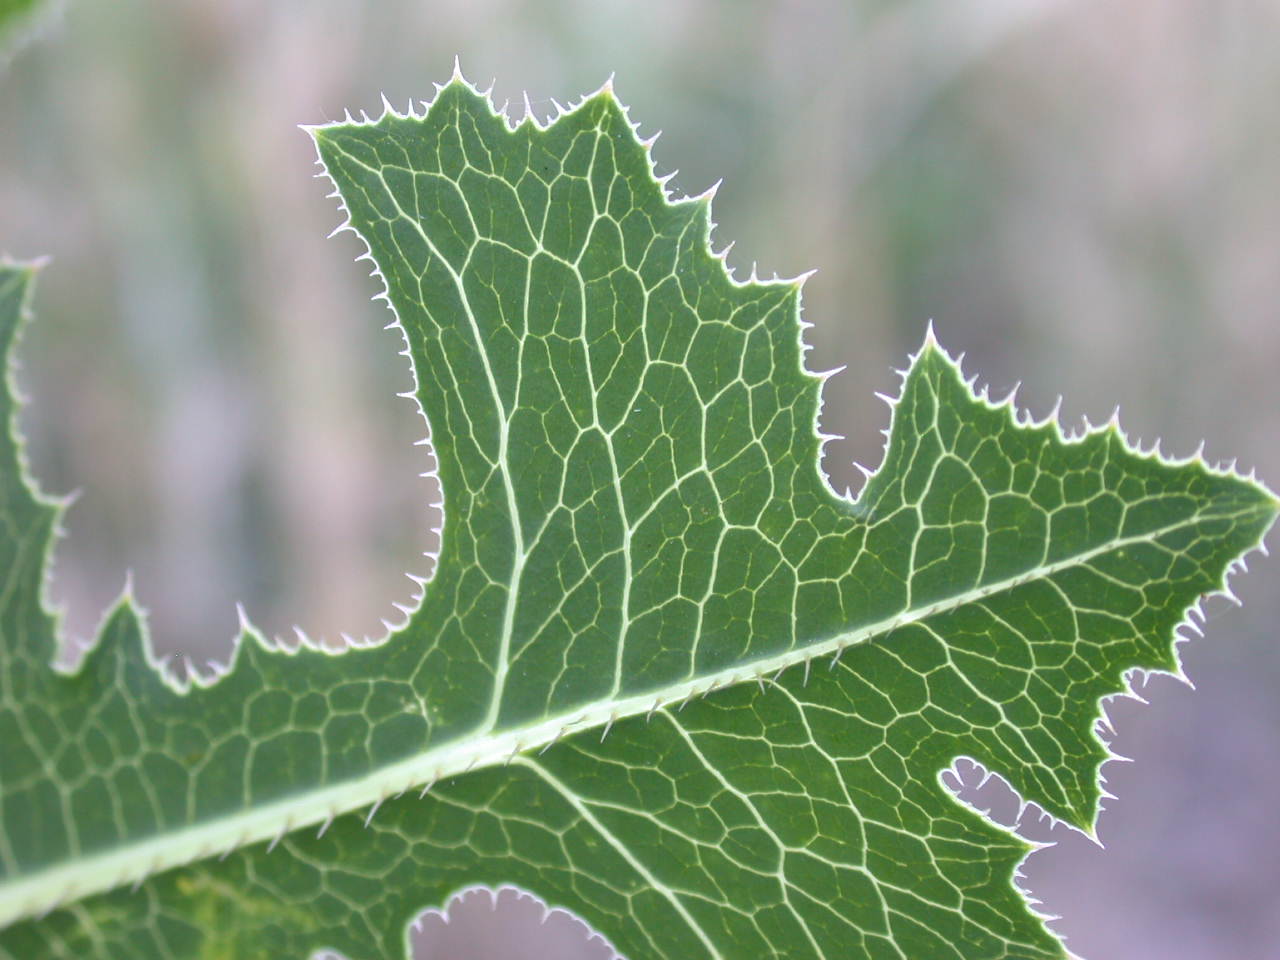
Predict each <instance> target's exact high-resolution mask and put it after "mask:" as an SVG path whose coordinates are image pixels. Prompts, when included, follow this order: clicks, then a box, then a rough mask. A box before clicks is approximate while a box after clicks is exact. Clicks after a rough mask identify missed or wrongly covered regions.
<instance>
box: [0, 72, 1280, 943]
mask: <svg viewBox="0 0 1280 960" xmlns="http://www.w3.org/2000/svg"><path fill="white" fill-rule="evenodd" d="M313 135H314V137H315V140H316V144H317V148H318V151H319V155H320V158H321V160H322V162H323V164H324V167H325V169H326V170H327V172H328V174H329V175H330V177H331V178H332V179H333V181H334V183H335V185H336V187H337V190H338V192H339V194H340V196H341V200H342V202H343V205H344V207H345V209H346V210H347V212H348V214H349V218H350V219H349V226H350V227H351V228H352V229H353V230H355V231H356V232H357V233H358V234H359V236H360V237H361V238H363V240H364V241H365V242H366V243H367V244H368V246H369V251H370V255H371V257H372V260H373V262H374V264H375V268H376V271H377V272H378V273H380V275H381V276H382V278H383V279H384V281H385V284H386V296H387V298H388V301H389V303H390V305H391V306H392V308H393V310H394V312H395V317H396V319H397V321H398V323H399V325H400V326H401V329H402V332H403V334H404V336H405V339H406V342H407V345H408V352H409V355H410V357H411V360H412V363H413V366H414V370H415V372H416V375H417V377H418V378H419V379H420V383H421V386H420V388H419V389H418V390H417V391H416V393H417V397H418V400H419V402H420V403H421V404H422V407H423V410H424V412H425V413H426V415H427V417H428V419H429V422H430V423H431V426H432V431H433V433H432V443H433V446H434V448H435V451H436V454H437V457H438V461H439V464H440V466H439V471H440V477H441V483H442V487H443V490H444V513H445V524H444V531H443V542H442V546H441V553H440V557H439V562H438V564H437V568H436V574H435V576H434V578H433V580H432V581H431V582H430V583H429V584H427V585H426V586H425V588H424V592H423V596H422V598H421V602H420V603H419V605H418V606H417V608H416V609H414V610H413V611H411V612H410V613H408V614H407V615H406V618H405V623H404V625H403V626H401V627H398V628H397V629H395V630H394V631H393V632H392V634H391V635H390V636H389V637H388V638H387V640H386V641H385V642H383V643H381V644H379V645H376V646H373V647H370V648H366V649H358V650H351V651H348V652H346V653H344V654H342V655H338V656H335V655H332V654H330V653H326V652H324V651H321V650H318V649H313V648H311V647H308V646H303V647H302V648H301V649H294V650H283V649H279V648H277V647H275V646H273V645H272V644H269V643H268V642H266V641H265V640H264V639H263V638H262V637H261V636H260V635H259V634H258V633H257V632H256V631H255V630H253V628H252V627H250V626H248V625H247V624H246V626H245V628H244V630H243V632H242V635H241V636H240V638H239V639H238V645H237V648H236V654H235V656H234V658H233V662H232V663H231V664H230V665H229V667H228V669H227V670H225V671H224V672H222V673H221V675H220V676H218V677H217V678H216V679H215V678H212V677H209V676H204V677H201V678H197V679H196V680H192V679H190V678H187V677H183V678H182V679H178V678H177V677H176V676H174V675H172V674H169V673H166V672H164V671H163V670H162V669H160V668H159V667H158V666H157V665H156V664H155V663H154V662H153V659H152V657H151V656H150V653H149V642H148V640H147V634H146V627H145V623H144V621H143V620H142V618H141V616H140V614H139V612H138V610H137V607H136V606H135V605H134V603H133V602H132V600H131V598H130V597H129V595H128V594H127V593H126V595H125V596H123V597H122V599H121V601H120V603H119V604H117V605H116V606H115V607H114V608H113V609H112V610H111V611H110V612H109V613H108V615H107V617H106V619H105V621H104V624H103V627H102V630H101V633H100V635H99V637H98V638H97V641H96V644H95V646H94V647H93V649H91V650H90V651H89V652H88V654H87V655H86V656H85V657H84V659H83V661H82V662H81V664H80V665H79V667H78V668H77V670H76V672H74V673H73V674H67V673H64V672H57V671H55V670H54V669H52V668H51V666H50V663H51V661H52V660H53V658H54V656H55V652H56V650H55V648H56V634H57V622H56V617H55V616H54V615H53V614H51V613H50V612H49V610H48V609H47V608H46V606H45V605H44V604H43V603H42V600H41V591H42V584H43V580H44V577H45V572H46V565H47V563H48V552H49V550H50V544H51V543H52V540H53V538H54V534H55V531H56V530H57V528H58V523H59V518H60V514H61V511H62V509H63V506H62V505H61V504H60V503H57V502H54V501H51V500H48V499H47V498H44V497H42V496H40V495H39V494H37V493H35V492H34V486H33V485H32V484H31V482H30V481H29V479H28V478H27V475H26V470H25V466H24V463H23V455H22V450H21V445H20V441H19V440H18V439H17V433H16V429H13V428H14V426H15V424H16V415H17V402H16V400H15V399H14V394H13V391H12V390H11V389H10V390H9V391H3V392H0V393H2V394H3V395H0V405H3V408H4V409H3V416H4V417H5V419H6V420H7V422H8V423H9V424H10V428H11V429H10V430H9V431H7V432H5V434H4V437H3V438H0V571H3V581H2V582H0V586H2V589H0V657H2V659H0V668H2V669H0V923H7V924H8V926H7V928H6V929H4V930H2V931H0V957H4V958H10V960H28V958H32V957H85V956H105V957H131V958H132V957H237V958H242V957H259V956H261V957H289V956H294V957H305V956H308V955H309V954H311V953H312V952H313V951H317V950H320V949H322V948H329V949H335V950H338V951H341V952H342V953H344V954H346V955H347V956H348V957H351V958H353V960H360V958H373V957H387V956H399V955H402V954H403V952H404V951H405V950H406V930H407V926H408V924H409V922H410V920H411V919H412V918H413V917H414V916H415V915H416V914H417V913H418V912H419V911H420V910H422V909H423V908H425V907H428V906H438V905H441V904H443V903H444V902H445V901H446V900H447V899H448V897H449V896H450V894H451V893H452V892H454V891H455V890H457V889H459V888H461V887H464V886H467V885H471V884H477V883H480V884H488V885H491V886H498V885H500V884H503V883H513V884H517V885H519V886H521V887H524V888H526V889H529V890H531V891H533V892H535V893H537V894H538V895H539V896H541V897H542V898H543V899H545V900H546V901H547V902H548V903H551V904H554V905H559V906H563V907H565V908H567V909H569V910H571V911H573V912H575V913H576V914H578V915H579V916H581V917H582V918H584V919H585V920H586V921H588V922H589V923H590V924H591V925H593V926H594V927H595V928H596V929H598V930H600V931H601V932H602V933H604V934H605V935H606V936H607V937H608V938H609V939H610V940H611V942H612V943H613V944H614V945H615V947H616V948H617V949H618V950H619V951H620V952H621V953H623V954H624V955H626V956H629V957H631V958H633V960H639V958H646V957H654V958H674V957H679V958H694V957H724V958H738V957H762V956H773V955H777V956H787V957H822V956H841V957H855V958H861V957H875V958H881V957H883V958H898V960H904V958H906V960H914V958H925V957H927V958H948V957H951V958H965V960H969V958H992V960H994V958H1004V957H1008V958H1014V957H1016V958H1020V960H1028V958H1042V957H1043V958H1050V957H1062V956H1064V955H1065V954H1064V950H1063V948H1062V946H1061V944H1060V943H1059V941H1058V939H1057V938H1056V936H1055V935H1054V934H1052V933H1051V932H1050V931H1048V930H1047V928H1046V927H1045V926H1044V924H1043V922H1042V920H1041V919H1040V918H1039V917H1038V916H1037V915H1036V914H1034V913H1033V912H1032V911H1031V910H1030V908H1029V906H1028V904H1027V902H1026V900H1025V898H1024V897H1023V895H1022V894H1021V893H1020V892H1019V891H1018V890H1017V889H1016V888H1015V887H1014V886H1013V883H1012V878H1013V875H1014V871H1015V869H1016V867H1017V865H1018V864H1019V863H1020V862H1021V861H1022V859H1023V858H1024V857H1025V856H1026V854H1027V853H1028V851H1029V850H1030V849H1031V848H1030V845H1029V844H1027V843H1026V842H1024V841H1023V840H1021V839H1020V838H1018V837H1017V836H1015V835H1013V834H1011V833H1009V832H1008V831H1006V830H1005V829H1002V828H1000V827H998V826H995V825H993V824H992V823H991V822H990V821H988V820H987V819H985V818H984V817H983V816H981V815H979V814H978V813H977V812H975V811H973V810H971V809H969V808H968V807H966V806H964V805H963V804H961V803H959V802H958V801H957V800H956V799H955V798H954V797H953V796H952V794H951V793H950V792H949V791H948V790H947V789H946V788H945V787H944V786H943V785H942V784H941V782H940V780H939V776H940V773H941V772H942V771H944V770H945V769H947V768H949V767H950V766H951V765H952V764H953V762H954V761H955V759H956V758H958V757H961V756H967V757H971V758H973V759H975V760H977V761H979V762H981V763H982V764H984V765H985V766H986V767H987V768H988V769H990V770H992V771H994V772H996V773H999V774H1000V775H1002V776H1003V777H1004V778H1005V779H1006V780H1008V782H1009V783H1010V784H1011V785H1012V786H1013V788H1014V789H1015V790H1016V791H1017V792H1018V793H1019V794H1020V795H1021V796H1022V797H1023V798H1024V799H1025V800H1027V801H1029V802H1033V803H1035V804H1038V805H1039V806H1040V807H1042V808H1043V809H1044V810H1045V811H1047V812H1048V813H1050V814H1052V815H1053V816H1054V817H1057V818H1059V819H1061V820H1064V821H1066V822H1068V823H1070V824H1073V825H1075V826H1077V827H1079V828H1081V829H1083V830H1092V827H1093V824H1094V820H1095V818H1096V815H1097V811H1098V802H1099V787H1098V768H1099V766H1100V765H1101V763H1102V762H1103V761H1104V760H1105V759H1106V758H1107V756H1108V754H1107V750H1106V748H1105V746H1104V745H1103V743H1102V742H1101V741H1100V740H1099V739H1098V737H1097V736H1096V734H1095V732H1094V724H1095V722H1096V720H1097V717H1098V714H1099V701H1100V698H1103V697H1106V696H1108V695H1111V694H1114V693H1116V692H1118V691H1120V690H1122V689H1123V688H1124V684H1125V680H1124V678H1125V676H1126V674H1127V672H1128V671H1131V670H1133V669H1135V668H1137V669H1143V670H1167V671H1172V670H1176V669H1177V659H1176V654H1175V650H1174V644H1173V641H1174V636H1175V630H1176V628H1177V627H1178V625H1179V624H1180V623H1181V622H1182V621H1183V618H1184V616H1185V614H1186V612H1187V610H1188V608H1190V607H1192V606H1193V605H1195V604H1196V603H1197V602H1198V600H1199V599H1200V598H1201V597H1202V595H1203V594H1205V593H1208V592H1213V591H1216V590H1219V589H1222V588H1224V586H1225V576H1226V574H1227V572H1228V570H1229V569H1230V568H1231V566H1232V565H1233V564H1234V563H1235V562H1237V561H1238V560H1239V559H1240V558H1241V557H1242V556H1243V555H1244V554H1245V553H1246V552H1247V551H1248V550H1250V549H1252V548H1254V547H1256V546H1258V545H1259V544H1260V542H1261V538H1262V536H1263V534H1264V533H1265V532H1266V530H1267V528H1268V527H1269V526H1270V524H1271V522H1272V521H1273V519H1274V517H1275V514H1276V509H1277V502H1276V500H1275V498H1274V496H1272V495H1271V494H1270V493H1269V492H1268V491H1267V490H1266V489H1265V488H1263V487H1262V486H1260V485H1258V484H1256V483H1254V482H1252V481H1251V480H1248V479H1245V478H1241V477H1238V476H1236V475H1234V474H1231V473H1227V472H1221V471H1218V470H1215V469H1211V468H1209V467H1208V466H1206V465H1205V464H1204V463H1203V462H1201V461H1200V460H1199V459H1193V460H1190V461H1183V462H1178V463H1173V462H1167V461H1163V460H1161V459H1160V458H1159V457H1158V456H1155V455H1143V454H1140V453H1138V452H1136V451H1134V450H1133V449H1131V448H1130V447H1129V446H1128V445H1127V444H1126V442H1125V440H1124V438H1123V436H1122V435H1121V434H1120V432H1119V431H1118V429H1117V428H1116V427H1115V426H1114V425H1110V426H1108V427H1106V428H1103V429H1100V430H1097V431H1093V432H1090V433H1088V434H1087V435H1084V436H1082V437H1078V438H1074V439H1070V440H1068V439H1066V438H1064V436H1063V435H1062V433H1061V431H1060V430H1059V429H1058V427H1057V425H1056V423H1053V422H1046V423H1038V424H1033V423H1030V422H1029V421H1026V420H1025V418H1020V417H1019V416H1018V415H1017V414H1016V412H1015V411H1014V410H1013V408H1012V407H1011V406H1009V405H996V404H992V403H990V402H988V401H987V400H986V399H985V398H984V397H980V396H978V395H976V394H975V392H974V391H973V389H972V385H971V384H970V383H966V382H965V381H964V380H963V378H962V377H961V374H960V371H959V368H958V366H957V365H956V363H955V362H954V361H952V360H951V359H950V358H949V357H948V356H947V355H946V354H945V353H944V352H943V351H942V350H941V348H940V347H938V346H937V345H936V343H935V342H934V341H933V339H932V336H930V337H929V338H928V339H927V340H926V342H925V344H924V346H923V347H922V348H921V350H920V352H919V353H918V354H917V355H916V356H915V357H914V358H913V360H912V363H911V366H910V368H909V370H908V371H907V372H906V373H905V375H904V378H903V383H902V389H901V394H900V397H899V399H898V400H897V402H896V404H895V406H894V411H893V419H892V424H891V428H890V431H889V440H888V444H887V447H886V452H885V459H884V463H883V464H882V466H881V468H880V469H879V471H878V472H877V473H876V474H875V475H874V476H873V477H872V478H871V479H870V480H869V481H868V482H867V484H866V486H865V488H864V489H863V491H862V492H861V494H860V495H859V497H858V498H857V500H856V502H850V501H849V500H846V499H843V498H840V497H837V496H836V495H834V493H833V492H832V491H831V490H830V489H829V487H828V485H827V483H826V481H825V480H824V478H823V477H822V475H821V474H820V472H819V468H818V460H819V453H820V439H819V436H818V434H817V432H816V421H817V410H818V403H819V394H820V388H821V380H820V378H819V377H818V376H816V375H814V374H812V373H809V372H807V371H806V370H805V369H804V362H803V352H804V347H803V344H802V342H801V338H800V324H799V297H800V287H799V284H798V283H797V282H781V281H775V282H769V283H764V282H757V281H755V280H754V279H753V280H752V282H749V283H746V284H738V283H736V282H734V281H732V280H731V279H730V277H729V276H728V274H727V273H726V271H725V268H724V266H723V264H722V262H721V261H720V260H719V259H717V258H716V257H714V256H713V255H712V254H711V253H710V250H709V247H708V238H709V230H710V222H709V219H708V211H709V199H708V198H699V199H695V200H681V201H673V200H672V199H670V198H668V197H667V196H666V195H665V193H664V191H663V188H662V186H661V184H660V183H659V182H658V181H657V180H655V178H654V175H653V171H652V166H651V162H650V158H649V154H648V149H647V145H645V144H642V143H641V142H640V141H639V140H638V139H637V137H636V134H635V132H634V130H633V128H632V126H631V125H630V123H629V121H628V119H627V117H626V114H625V112H624V111H623V110H622V108H621V107H620V106H619V104H618V102H617V100H616V99H615V98H614V95H613V93H612V90H611V89H610V88H607V87H606V88H605V89H604V90H602V91H601V92H600V93H598V94H596V95H594V96H592V97H589V98H587V99H585V100H584V101H583V102H582V103H581V104H580V105H579V106H577V107H575V108H574V109H573V110H571V111H568V112H563V113H562V114H561V115H560V116H558V117H557V118H556V119H555V120H554V122H551V123H549V124H547V125H545V126H543V125H539V124H537V123H535V122H533V121H531V120H527V121H526V122H523V123H521V124H519V125H517V126H514V127H513V126H512V125H511V124H509V123H508V122H507V121H506V119H505V118H503V117H501V116H499V115H497V114H495V113H494V112H493V109H492V107H491V106H490V104H489V103H488V101H487V99H486V98H485V97H484V96H482V95H480V94H478V93H476V92H475V91H474V90H473V89H472V88H470V87H469V86H468V85H467V84H466V83H465V82H464V81H462V80H461V79H460V78H458V77H455V79H454V81H453V82H451V83H450V84H449V85H447V86H445V87H443V88H441V89H440V91H439V93H438V95H437V97H436V100H435V101H434V103H433V104H432V105H431V106H430V107H429V108H428V109H427V110H426V111H425V113H424V114H417V115H415V114H414V113H412V111H411V112H410V113H409V114H408V115H406V116H401V115H398V114H396V113H394V112H391V111H388V112H386V113H385V114H384V115H383V116H382V117H381V118H380V119H378V120H377V121H368V122H363V123H359V122H353V121H349V122H345V123H341V124H335V125H330V126H327V127H321V128H317V129H315V130H313ZM32 276H33V271H32V269H31V268H29V267H23V266H15V265H10V266H5V267H0V337H3V347H4V350H5V353H6V356H8V357H9V358H10V362H11V357H12V348H13V344H14V341H15V340H16V338H17V336H18V333H19V330H20V327H21V324H22V322H23V318H24V314H25V305H26V301H27V299H28V298H29V295H30V286H31V279H32ZM420 794H421V796H420ZM322 827H323V828H324V829H321V828H322ZM131 887H132V888H131Z"/></svg>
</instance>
